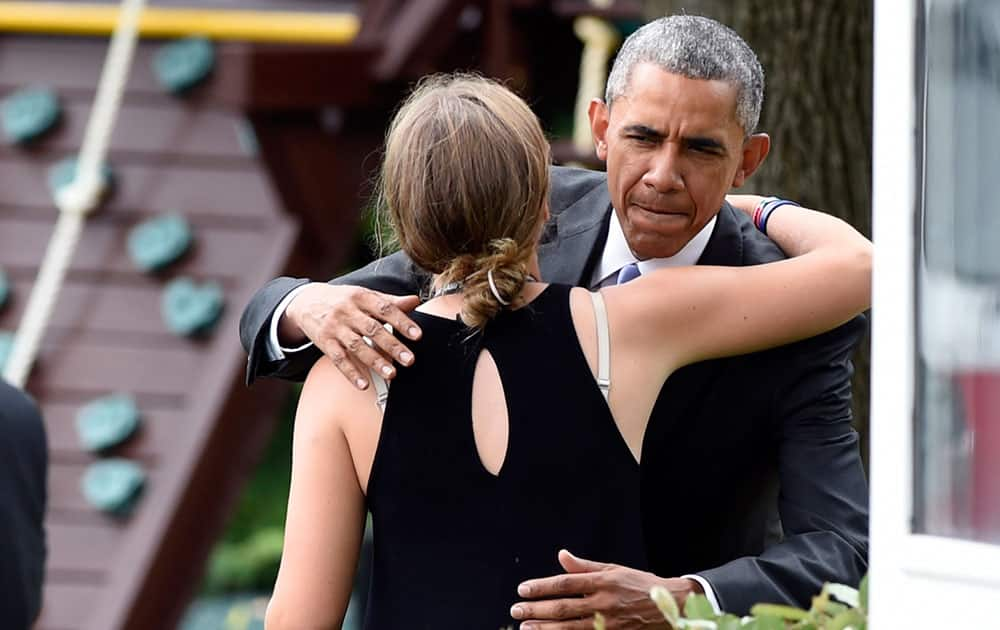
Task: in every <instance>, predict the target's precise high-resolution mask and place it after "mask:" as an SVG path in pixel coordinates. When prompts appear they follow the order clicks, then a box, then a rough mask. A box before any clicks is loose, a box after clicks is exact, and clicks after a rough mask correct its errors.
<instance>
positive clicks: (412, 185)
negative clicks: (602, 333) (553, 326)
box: [378, 74, 550, 329]
mask: <svg viewBox="0 0 1000 630" xmlns="http://www.w3.org/2000/svg"><path fill="white" fill-rule="evenodd" d="M549 163H550V157H549V144H548V141H547V140H546V138H545V134H544V133H543V132H542V129H541V126H540V125H539V123H538V118H537V117H536V116H535V114H534V113H533V112H532V111H531V109H530V108H529V107H528V105H527V104H526V103H525V102H524V101H523V100H521V98H519V97H518V96H517V95H515V94H514V93H513V92H511V91H510V90H508V89H507V88H506V87H504V86H502V85H500V84H499V83H497V82H495V81H491V80H489V79H485V78H483V77H480V76H476V75H468V74H449V75H435V76H432V77H428V78H426V79H424V80H423V81H421V82H420V83H419V84H418V85H417V87H416V89H414V91H413V93H412V94H411V95H410V96H409V98H407V100H406V102H405V103H403V105H402V107H401V108H400V109H399V111H398V112H397V113H396V116H395V117H394V119H393V121H392V124H391V126H390V127H389V132H388V135H387V137H386V148H385V157H384V159H383V162H382V170H381V174H380V182H379V188H378V191H379V192H378V202H379V206H380V207H381V208H382V209H383V210H385V211H387V212H388V214H389V217H390V221H391V224H392V228H393V232H394V235H395V238H396V240H397V241H398V243H399V246H400V248H401V249H402V250H403V251H404V252H406V254H407V255H409V256H410V258H411V259H412V260H413V262H415V263H416V264H417V265H418V266H420V267H421V268H423V269H424V270H426V271H429V272H431V273H434V274H438V276H439V283H440V284H442V285H446V284H449V283H452V282H459V283H462V296H463V305H462V320H463V321H464V322H465V323H466V325H468V326H470V327H472V328H475V329H482V328H483V327H484V326H485V325H486V323H487V322H488V321H489V320H490V319H492V318H493V317H494V316H495V315H496V314H497V313H498V312H499V311H500V309H501V308H502V306H503V305H502V304H501V303H500V301H499V300H498V299H497V297H496V296H494V295H493V293H492V291H491V289H490V286H489V280H488V275H489V272H492V275H493V280H494V283H495V286H496V289H497V293H499V296H500V298H502V299H503V301H504V302H513V300H514V297H515V296H517V295H518V294H519V293H520V292H521V289H522V288H523V286H524V283H525V281H526V278H527V266H528V263H529V261H530V258H531V255H532V253H533V251H534V248H535V245H536V242H537V239H538V231H539V229H540V227H541V221H542V216H543V213H544V212H545V209H546V207H547V203H548V196H549V171H548V168H549Z"/></svg>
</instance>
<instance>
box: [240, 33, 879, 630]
mask: <svg viewBox="0 0 1000 630" xmlns="http://www.w3.org/2000/svg"><path fill="white" fill-rule="evenodd" d="M762 98H763V71H762V69H761V68H760V64H759V63H758V62H757V59H756V56H755V55H754V54H753V52H752V51H751V50H750V49H749V47H747V45H746V43H745V42H743V40H742V39H740V38H739V37H738V36H737V35H736V34H735V33H733V32H732V31H731V30H730V29H728V28H726V27H724V26H722V25H720V24H718V23H716V22H714V21H712V20H709V19H707V18H699V17H694V16H674V17H669V18H663V19H661V20H657V21H655V22H652V23H650V24H648V25H646V26H645V27H643V28H641V29H639V30H638V31H636V32H635V33H634V34H633V35H632V36H630V37H629V39H628V40H626V42H625V44H624V45H623V47H622V49H621V51H620V52H619V54H618V57H617V58H616V61H615V65H614V68H613V69H612V72H611V74H610V76H609V79H608V88H607V95H606V99H605V102H601V101H598V100H595V101H594V102H593V103H592V104H591V107H590V121H591V127H592V131H593V135H594V139H595V144H596V148H597V153H598V156H599V157H600V158H601V159H602V160H605V161H606V162H607V174H606V175H605V174H604V173H597V172H590V171H583V170H579V169H569V168H553V170H552V191H551V196H550V205H551V207H550V210H551V214H552V219H551V221H550V222H549V224H548V225H547V228H546V230H545V232H544V235H543V237H542V238H543V244H542V246H541V248H540V252H539V255H540V260H541V268H542V276H543V280H545V281H547V282H557V283H569V284H575V285H580V286H587V287H590V288H599V287H602V286H607V285H609V284H614V283H616V282H619V281H621V280H622V279H624V277H623V275H622V270H623V269H624V268H625V267H629V266H634V267H635V268H636V269H637V270H638V271H639V272H640V273H644V272H646V271H649V270H652V269H655V268H657V267H660V266H668V265H678V264H695V263H697V264H710V265H729V266H733V265H752V264H759V263H763V262H769V261H775V260H780V259H781V258H783V257H784V255H783V254H782V252H781V251H780V250H779V249H778V248H777V247H776V246H775V245H774V244H773V243H772V242H771V241H770V240H768V239H767V238H766V236H764V235H763V234H761V232H759V231H758V230H757V229H756V228H755V227H754V225H753V224H752V223H751V222H750V221H748V220H747V219H746V218H745V217H743V215H741V214H740V213H739V212H736V211H734V210H733V208H732V207H730V206H729V204H727V203H726V202H725V194H726V192H727V191H728V190H730V189H731V188H732V187H734V186H740V185H742V184H743V182H744V181H745V179H746V178H747V177H749V176H750V175H751V174H752V173H753V172H754V170H755V169H756V168H757V167H758V166H759V164H760V163H761V162H762V161H763V159H764V158H765V156H766V155H767V152H768V149H769V139H768V137H767V136H766V135H764V134H755V133H753V130H754V129H755V127H756V124H757V119H758V117H759V114H760V106H761V101H762ZM512 185H516V182H512ZM779 211H780V210H779ZM632 263H635V265H632ZM425 280H426V276H425V275H424V274H422V273H421V272H420V270H418V269H416V268H415V267H414V265H413V264H412V263H411V262H410V261H409V260H407V259H406V258H405V256H403V255H402V254H395V255H392V256H389V257H388V258H385V259H383V260H381V261H378V262H376V263H373V264H372V265H369V266H368V267H366V268H364V269H361V270H359V271H356V272H354V273H352V274H349V275H347V276H344V277H342V278H338V279H336V280H334V281H332V282H331V283H329V284H326V283H308V281H305V280H295V279H290V278H279V279H277V280H274V281H272V282H271V283H269V284H268V285H266V286H265V287H264V288H262V289H261V290H260V291H259V292H258V294H257V295H256V296H255V297H254V299H253V301H252V302H251V303H250V305H249V306H248V307H247V309H246V311H245V312H244V315H243V319H242V321H241V325H240V333H241V338H242V340H243V343H244V346H245V347H246V348H247V350H248V352H249V353H250V359H249V364H248V379H249V380H252V379H253V378H254V377H255V376H260V375H277V376H281V377H285V378H299V377H301V376H303V375H304V374H305V372H306V371H307V370H308V368H309V367H310V366H311V365H312V363H313V362H314V361H315V360H316V358H317V357H318V356H319V351H318V350H316V349H315V347H304V348H296V349H292V350H289V351H287V352H286V350H284V349H282V347H281V346H282V345H283V343H284V344H294V343H300V342H304V341H307V340H306V337H308V339H310V340H312V341H314V342H316V344H317V345H318V346H319V347H320V348H321V349H322V351H323V352H324V353H325V354H326V355H328V356H329V357H330V358H331V359H332V360H333V361H334V362H335V363H336V364H337V365H338V367H340V368H341V371H343V372H344V373H345V375H346V376H347V377H348V378H350V379H352V380H353V381H355V383H356V384H357V385H358V386H359V387H365V386H367V378H366V377H367V375H368V368H369V367H371V368H372V369H374V370H376V371H378V372H381V373H383V374H385V375H387V376H390V377H391V376H392V374H393V373H394V370H395V368H394V367H393V366H392V364H391V361H389V360H386V357H391V358H394V359H396V360H397V361H398V362H399V363H401V364H403V365H406V364H409V363H410V362H411V361H412V360H413V357H412V356H410V355H409V353H408V352H407V351H406V348H405V346H404V345H403V344H402V343H400V342H399V341H397V340H396V339H395V338H393V337H392V336H391V335H388V334H387V333H385V332H384V331H383V330H382V329H381V326H380V324H381V322H388V323H391V324H392V325H393V326H395V327H396V329H397V330H400V331H401V332H402V333H403V334H405V335H407V336H408V337H409V338H415V337H416V336H417V335H418V334H419V331H418V330H411V327H412V322H411V321H410V320H409V319H408V318H407V317H406V315H405V311H407V310H409V309H410V308H412V307H413V306H414V305H415V304H416V302H417V299H416V298H415V297H413V294H415V293H418V292H419V291H420V290H421V288H422V287H423V283H424V282H425ZM359 287H364V288H359ZM392 296H409V297H392ZM664 299H670V298H669V296H664ZM776 316H780V314H776ZM863 332H864V321H863V320H861V319H860V318H859V319H857V320H854V321H852V322H850V323H848V324H846V325H845V326H843V327H841V328H839V329H837V330H834V331H832V332H829V333H827V334H824V335H822V336H819V337H815V338H813V339H810V340H807V341H804V342H800V343H797V344H794V345H789V346H785V347H782V348H778V349H774V350H769V351H766V352H758V353H754V354H748V355H744V356H741V357H735V358H730V359H721V360H714V361H708V362H704V363H700V364H696V365H691V366H688V367H686V368H684V369H682V370H679V371H678V372H676V373H675V374H674V375H673V376H671V377H670V379H669V381H668V382H667V383H666V384H665V385H664V387H663V390H662V392H661V394H660V397H659V399H658V401H657V404H656V406H655V408H654V410H653V413H652V414H651V416H650V422H649V425H648V428H647V430H646V435H645V438H644V441H643V448H642V457H641V461H642V474H641V479H642V497H643V499H642V501H643V527H644V531H643V532H642V535H643V536H644V539H645V541H646V547H647V550H648V554H649V566H650V567H651V568H652V569H653V571H654V573H646V572H642V571H637V570H634V569H630V568H627V567H619V566H613V565H605V564H600V563H597V562H593V561H590V560H584V559H578V558H574V557H572V556H571V555H569V554H560V561H561V562H562V565H563V567H564V568H565V569H566V571H567V574H564V575H562V576H552V577H549V578H542V577H541V576H540V579H538V580H532V581H530V582H527V583H525V584H522V588H521V589H520V590H519V592H520V595H521V596H522V597H523V598H524V599H525V601H523V602H518V603H517V605H516V609H517V610H514V611H512V614H513V616H514V617H515V618H516V619H523V620H526V621H527V623H525V624H524V625H522V627H535V626H536V623H537V622H536V621H532V620H549V622H548V623H546V624H545V625H544V626H542V627H545V628H578V627H584V625H581V624H586V623H589V619H591V618H592V617H593V613H594V612H595V611H600V612H602V613H603V614H604V615H605V617H607V618H608V621H609V627H618V625H615V623H616V622H619V621H621V622H622V623H623V625H622V627H643V626H644V625H646V624H648V625H649V626H650V627H660V626H661V625H662V623H663V622H662V617H660V618H659V621H657V620H656V614H655V609H653V608H652V606H651V605H650V603H649V600H648V597H646V594H647V593H648V592H649V588H650V587H651V586H653V585H654V584H661V585H663V586H665V587H667V588H669V589H670V590H671V591H672V592H673V593H674V595H675V597H677V598H678V600H680V601H681V602H683V600H684V599H685V598H686V597H687V596H688V595H689V594H690V593H694V592H704V593H705V594H706V595H707V596H708V597H709V599H710V601H712V603H713V604H714V605H715V606H716V607H717V608H722V609H724V610H726V611H729V612H733V613H738V614H739V613H746V612H747V611H748V610H749V608H750V606H752V605H753V604H754V603H756V602H761V601H767V602H780V603H790V604H798V605H807V603H808V601H809V597H810V596H811V595H812V594H815V593H816V592H818V591H819V589H820V588H821V586H822V583H823V582H825V581H838V582H846V583H854V584H856V583H857V582H858V581H859V580H860V578H861V576H862V574H863V573H864V572H865V571H866V569H867V545H868V533H867V531H868V530H867V528H868V525H867V521H868V516H867V483H866V480H865V477H864V472H863V470H862V467H861V460H860V456H859V452H858V441H857V435H856V434H855V432H854V431H853V430H852V428H851V405H850V397H851V390H850V377H851V373H852V367H851V362H850V356H851V354H852V352H853V350H854V348H855V347H856V345H857V343H858V341H859V339H860V337H861V335H862V334H863ZM366 337H367V338H368V340H370V341H373V342H374V345H375V347H376V348H380V349H381V350H382V352H383V353H384V354H383V353H379V352H376V350H374V349H372V348H369V346H368V345H367V344H366V343H365V341H366V340H365V338H366ZM595 465H599V464H598V463H597V462H595ZM594 509H600V506H594ZM778 515H780V520H779V518H778ZM525 517H526V518H530V515H525ZM460 584H461V576H456V593H459V592H461V589H460ZM581 595H584V596H585V597H579V596H581ZM553 598H554V599H553ZM442 614H447V611H442ZM626 618H627V619H629V620H630V623H631V625H628V626H625V625H624V621H623V620H625V619H626ZM637 619H642V622H637V621H636V620H637Z"/></svg>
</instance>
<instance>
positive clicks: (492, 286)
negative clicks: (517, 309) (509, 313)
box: [486, 269, 510, 306]
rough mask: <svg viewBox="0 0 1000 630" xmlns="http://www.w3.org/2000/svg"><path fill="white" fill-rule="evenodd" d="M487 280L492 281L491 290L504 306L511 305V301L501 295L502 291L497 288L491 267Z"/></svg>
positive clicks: (487, 273)
mask: <svg viewBox="0 0 1000 630" xmlns="http://www.w3.org/2000/svg"><path fill="white" fill-rule="evenodd" d="M486 280H488V281H489V283H490V291H492V292H493V297H495V298H496V299H497V302H500V304H502V305H504V306H510V302H508V301H507V300H505V299H503V298H502V297H500V291H498V290H497V283H496V282H494V281H493V270H492V269H490V270H489V271H487V272H486Z"/></svg>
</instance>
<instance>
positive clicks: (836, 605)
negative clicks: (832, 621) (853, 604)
mask: <svg viewBox="0 0 1000 630" xmlns="http://www.w3.org/2000/svg"><path fill="white" fill-rule="evenodd" d="M847 608H848V607H847V605H846V604H841V603H840V602H834V601H827V602H826V603H825V604H823V605H822V606H821V607H820V609H819V610H820V612H822V613H824V614H827V615H829V616H831V617H836V616H837V615H839V614H840V613H842V612H844V611H845V610H847Z"/></svg>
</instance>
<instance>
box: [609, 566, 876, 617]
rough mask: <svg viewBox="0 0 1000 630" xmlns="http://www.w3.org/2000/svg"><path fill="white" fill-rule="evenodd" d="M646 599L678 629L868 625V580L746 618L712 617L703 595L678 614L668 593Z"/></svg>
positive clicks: (658, 590) (764, 607) (759, 609)
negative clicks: (806, 602) (801, 605)
mask: <svg viewBox="0 0 1000 630" xmlns="http://www.w3.org/2000/svg"><path fill="white" fill-rule="evenodd" d="M649 596H650V597H651V598H652V599H653V601H654V602H656V606H657V608H659V609H660V613H662V614H663V618H664V619H666V620H667V622H668V623H670V626H671V627H672V628H676V629H678V630H681V629H689V628H690V629H691V630H866V629H867V626H868V577H867V576H865V578H864V579H862V580H861V586H860V587H859V588H857V589H854V588H851V587H850V586H845V585H843V584H833V583H827V584H824V585H823V590H822V591H820V593H819V595H817V596H815V597H813V599H812V606H811V607H810V608H809V610H805V609H803V608H796V607H794V606H783V605H779V604H757V605H756V606H754V607H753V608H751V609H750V615H749V616H746V617H737V616H736V615H731V614H721V615H720V614H716V612H715V610H714V609H713V608H712V605H711V604H710V603H709V601H708V599H707V598H706V597H705V596H704V595H692V596H691V597H688V598H687V601H685V602H684V614H683V615H682V614H681V611H680V608H679V607H678V606H677V601H676V600H674V598H673V596H672V595H671V594H670V591H668V590H666V589H664V588H662V587H659V586H657V587H654V588H653V589H652V590H651V591H650V593H649ZM594 628H595V630H604V628H605V625H604V618H603V617H601V615H600V614H598V615H596V617H595V619H594Z"/></svg>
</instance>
